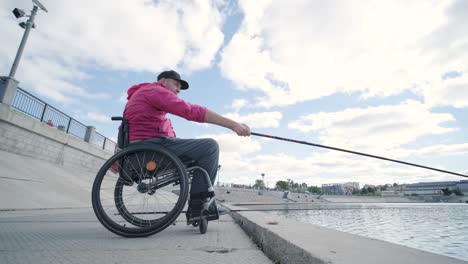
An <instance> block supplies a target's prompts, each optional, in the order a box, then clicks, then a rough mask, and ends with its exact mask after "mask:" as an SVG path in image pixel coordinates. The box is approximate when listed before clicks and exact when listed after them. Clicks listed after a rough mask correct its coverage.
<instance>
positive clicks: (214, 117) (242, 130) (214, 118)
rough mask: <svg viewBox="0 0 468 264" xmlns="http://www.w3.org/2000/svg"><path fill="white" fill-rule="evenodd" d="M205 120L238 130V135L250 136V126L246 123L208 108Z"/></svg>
mask: <svg viewBox="0 0 468 264" xmlns="http://www.w3.org/2000/svg"><path fill="white" fill-rule="evenodd" d="M205 122H206V123H210V124H215V125H218V126H222V127H225V128H229V129H231V130H232V131H234V132H236V133H237V135H239V136H242V137H248V136H250V127H249V126H247V125H246V124H241V123H238V122H236V121H234V120H231V119H229V118H226V117H224V116H222V115H219V114H217V113H215V112H213V111H211V110H209V109H206V112H205Z"/></svg>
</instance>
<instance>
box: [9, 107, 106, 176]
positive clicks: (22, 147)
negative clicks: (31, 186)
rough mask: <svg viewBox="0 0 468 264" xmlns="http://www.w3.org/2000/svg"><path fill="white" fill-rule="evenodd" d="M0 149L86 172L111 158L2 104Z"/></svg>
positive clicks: (93, 146) (93, 169) (95, 148)
mask: <svg viewBox="0 0 468 264" xmlns="http://www.w3.org/2000/svg"><path fill="white" fill-rule="evenodd" d="M0 150H3V151H7V152H11V153H15V154H19V155H22V156H28V157H34V158H36V159H40V160H45V161H48V162H52V163H54V164H57V165H60V166H64V167H67V168H75V169H79V170H84V171H96V170H97V169H98V168H99V167H100V166H101V165H102V164H103V163H104V161H105V160H106V159H108V158H109V157H110V156H111V155H112V153H110V152H108V151H105V150H103V149H101V148H99V147H98V146H95V145H93V144H89V143H87V142H85V141H83V140H82V139H79V138H75V137H74V136H72V135H69V134H66V133H65V132H63V131H60V130H57V129H55V128H53V127H50V126H48V125H47V124H44V123H42V122H40V121H39V120H37V119H34V118H31V117H29V116H27V115H25V114H22V113H20V112H17V111H15V110H13V109H12V108H11V107H10V106H8V105H5V104H1V103H0ZM18 166H20V164H18Z"/></svg>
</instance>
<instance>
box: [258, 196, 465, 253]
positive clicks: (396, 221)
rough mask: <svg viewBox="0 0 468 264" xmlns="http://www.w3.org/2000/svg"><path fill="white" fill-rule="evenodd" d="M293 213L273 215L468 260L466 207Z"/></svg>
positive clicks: (359, 207)
mask: <svg viewBox="0 0 468 264" xmlns="http://www.w3.org/2000/svg"><path fill="white" fill-rule="evenodd" d="M252 209H254V208H252ZM290 209H292V210H287V211H276V212H275V211H272V212H270V213H272V214H278V215H283V216H286V217H288V218H292V219H295V220H298V221H301V222H306V223H311V224H314V225H318V226H323V227H328V228H331V229H335V230H340V231H344V232H348V233H352V234H357V235H362V236H367V237H371V238H376V239H380V240H385V241H389V242H392V243H396V244H400V245H405V246H408V247H413V248H417V249H421V250H425V251H429V252H433V253H437V254H442V255H446V256H450V257H455V258H459V259H462V260H468V250H467V249H468V205H466V204H333V205H330V206H326V205H321V206H312V207H310V209H311V210H305V211H304V210H294V209H295V208H290Z"/></svg>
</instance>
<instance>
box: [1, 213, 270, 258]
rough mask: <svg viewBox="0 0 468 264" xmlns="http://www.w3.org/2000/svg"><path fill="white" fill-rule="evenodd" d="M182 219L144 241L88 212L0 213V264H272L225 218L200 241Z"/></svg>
mask: <svg viewBox="0 0 468 264" xmlns="http://www.w3.org/2000/svg"><path fill="white" fill-rule="evenodd" d="M184 218H185V216H183V215H181V216H180V217H179V219H178V221H177V224H176V225H173V226H170V227H168V228H167V229H165V230H164V231H162V232H160V233H158V234H155V235H153V236H150V237H147V238H123V237H119V236H117V235H114V234H113V233H111V232H109V231H108V230H107V229H105V228H104V227H103V226H102V225H101V224H100V223H99V222H98V220H97V219H96V217H95V216H94V214H93V212H92V209H91V208H80V209H55V210H19V211H0V263H3V264H8V263H47V264H49V263H87V264H91V263H272V262H271V261H270V260H269V259H268V258H267V257H266V256H265V255H264V254H263V253H262V252H261V251H260V250H259V249H258V248H257V247H256V245H255V244H254V243H253V242H252V241H251V240H250V238H249V237H248V236H247V235H246V234H245V233H244V232H243V231H242V229H241V228H240V227H239V226H238V225H237V224H236V223H235V222H234V221H233V219H232V218H231V217H230V216H229V215H223V216H221V218H220V219H219V220H216V221H210V222H209V226H208V231H207V233H206V234H204V235H202V234H200V233H199V230H198V228H194V227H191V226H187V225H186V223H185V221H184Z"/></svg>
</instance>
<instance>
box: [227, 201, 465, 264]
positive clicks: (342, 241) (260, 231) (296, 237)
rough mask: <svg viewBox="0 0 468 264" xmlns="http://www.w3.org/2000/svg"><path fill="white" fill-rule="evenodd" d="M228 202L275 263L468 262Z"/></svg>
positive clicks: (249, 232) (430, 263)
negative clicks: (247, 208) (249, 209)
mask: <svg viewBox="0 0 468 264" xmlns="http://www.w3.org/2000/svg"><path fill="white" fill-rule="evenodd" d="M224 206H225V207H228V208H229V209H230V210H234V211H232V212H231V216H232V218H233V219H234V220H235V221H236V222H237V224H238V225H239V226H240V227H241V228H242V229H243V230H244V232H246V234H247V235H248V236H249V237H250V238H251V239H252V240H253V241H254V243H255V244H257V246H258V247H259V248H260V249H261V250H262V251H263V252H264V253H265V254H266V255H267V256H268V257H269V258H270V259H271V260H272V261H273V262H274V263H281V264H286V263H295V264H298V263H336V264H340V263H360V264H367V263H369V264H371V263H372V264H373V263H381V264H385V263H388V264H390V263H427V264H432V263H434V264H435V263H447V264H448V263H465V264H466V263H468V262H466V261H463V260H459V259H455V258H451V257H447V256H443V255H438V254H434V253H430V252H426V251H422V250H418V249H413V248H409V247H406V246H401V245H397V244H393V243H390V242H386V241H382V240H377V239H372V238H367V237H363V236H359V235H353V234H349V233H345V232H341V231H336V230H332V229H328V228H323V227H319V226H315V225H312V224H307V223H302V222H298V221H294V220H291V219H287V218H285V217H283V216H277V215H273V214H267V213H263V212H255V211H250V212H249V211H242V210H245V209H246V208H242V207H238V206H234V205H231V204H224ZM236 210H240V211H236Z"/></svg>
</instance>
